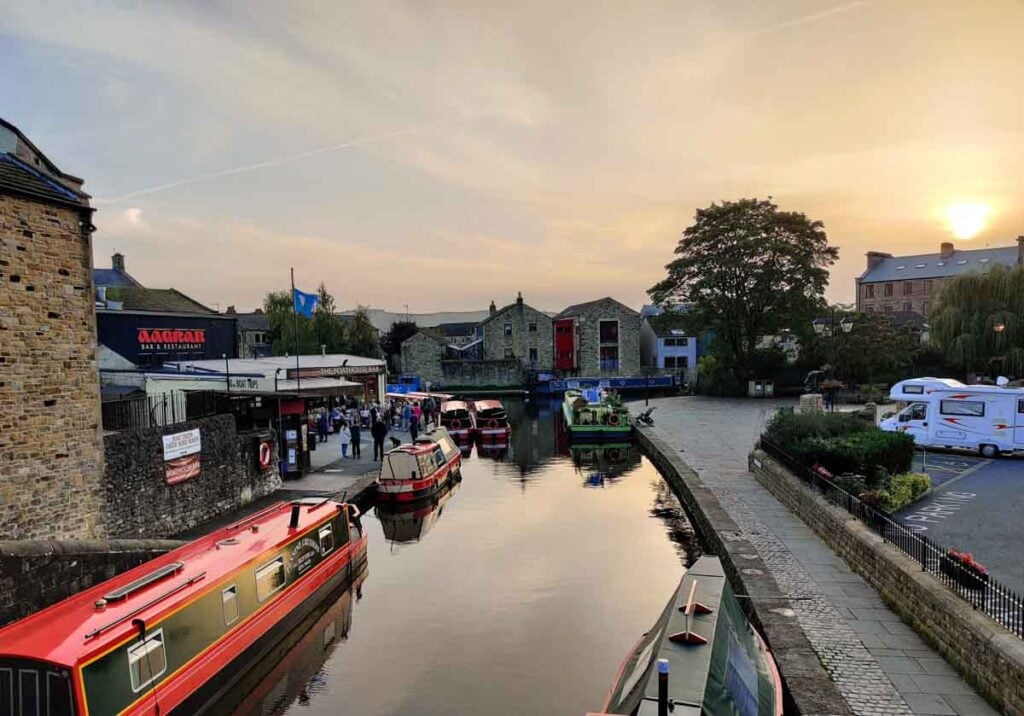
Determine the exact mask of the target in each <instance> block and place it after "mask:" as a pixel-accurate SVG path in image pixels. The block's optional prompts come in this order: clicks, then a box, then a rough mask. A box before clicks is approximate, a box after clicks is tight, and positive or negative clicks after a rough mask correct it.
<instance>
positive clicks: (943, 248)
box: [856, 236, 1024, 316]
mask: <svg viewBox="0 0 1024 716" xmlns="http://www.w3.org/2000/svg"><path fill="white" fill-rule="evenodd" d="M997 265H1002V266H1008V267H1015V266H1021V265H1024V236H1018V237H1017V245H1016V246H1001V247H996V248H985V249H968V250H962V249H957V248H956V247H954V246H953V244H952V242H949V241H944V242H942V244H941V245H940V247H939V252H938V253H936V254H918V255H915V256H893V255H892V254H887V253H882V252H881V251H869V252H868V254H867V268H866V269H865V271H864V273H862V274H861V275H860V277H858V278H857V279H856V289H857V310H858V311H861V312H863V313H900V312H904V313H918V314H921V315H922V316H927V315H928V312H929V311H930V310H931V307H932V304H933V303H934V301H935V299H936V297H937V296H938V295H939V292H940V291H941V290H942V286H943V285H944V284H945V283H946V282H947V281H950V280H952V279H954V278H956V277H957V276H960V275H963V274H966V273H970V272H972V271H974V272H985V271H988V270H989V269H990V268H992V267H993V266H997Z"/></svg>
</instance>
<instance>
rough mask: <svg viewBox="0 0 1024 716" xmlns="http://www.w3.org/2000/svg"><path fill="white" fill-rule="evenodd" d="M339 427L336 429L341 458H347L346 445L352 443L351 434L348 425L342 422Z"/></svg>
mask: <svg viewBox="0 0 1024 716" xmlns="http://www.w3.org/2000/svg"><path fill="white" fill-rule="evenodd" d="M340 425H341V427H339V428H338V438H339V439H340V440H341V456H342V457H348V445H349V443H350V442H352V433H350V432H349V430H348V425H346V424H345V423H344V422H342V423H341V424H340Z"/></svg>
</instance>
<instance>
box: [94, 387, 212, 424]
mask: <svg viewBox="0 0 1024 716" xmlns="http://www.w3.org/2000/svg"><path fill="white" fill-rule="evenodd" d="M223 402H224V401H223V400H222V396H220V395H218V394H217V393H213V392H209V391H184V390H175V391H172V392H170V393H164V394H162V395H150V396H146V395H140V396H136V397H128V398H120V399H118V400H108V401H104V402H103V403H102V404H101V410H102V414H103V429H104V430H131V429H133V428H152V427H157V426H159V425H175V424H177V423H183V422H185V421H186V420H193V419H195V418H204V417H207V416H210V415H217V414H218V413H220V412H227V409H226V408H225V406H224V405H222V403H223Z"/></svg>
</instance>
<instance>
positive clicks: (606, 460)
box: [569, 443, 640, 487]
mask: <svg viewBox="0 0 1024 716" xmlns="http://www.w3.org/2000/svg"><path fill="white" fill-rule="evenodd" d="M569 454H570V455H571V456H572V464H573V466H574V467H575V468H576V474H578V475H581V476H583V486H584V487H608V486H611V485H614V484H615V483H616V482H618V481H619V480H620V479H622V478H623V477H625V476H626V475H628V474H629V473H631V472H633V471H634V470H635V469H636V468H638V467H639V466H640V450H639V449H637V447H636V445H633V444H632V443H599V444H595V445H589V444H576V443H574V444H572V445H570V446H569Z"/></svg>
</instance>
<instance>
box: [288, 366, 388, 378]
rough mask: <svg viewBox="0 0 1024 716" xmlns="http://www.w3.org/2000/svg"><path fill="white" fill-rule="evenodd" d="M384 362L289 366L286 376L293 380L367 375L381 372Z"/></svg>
mask: <svg viewBox="0 0 1024 716" xmlns="http://www.w3.org/2000/svg"><path fill="white" fill-rule="evenodd" d="M383 372H384V364H383V363H381V364H379V365H378V364H375V365H335V366H324V367H320V368H289V369H288V378H290V379H292V380H294V379H295V377H296V376H298V377H299V378H341V377H344V376H346V375H367V374H369V373H383Z"/></svg>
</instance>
